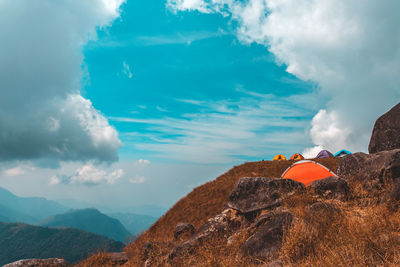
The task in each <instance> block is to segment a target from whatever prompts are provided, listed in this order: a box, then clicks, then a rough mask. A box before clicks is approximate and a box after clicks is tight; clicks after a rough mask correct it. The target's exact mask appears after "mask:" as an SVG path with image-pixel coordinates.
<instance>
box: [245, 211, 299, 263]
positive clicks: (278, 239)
mask: <svg viewBox="0 0 400 267" xmlns="http://www.w3.org/2000/svg"><path fill="white" fill-rule="evenodd" d="M292 220H293V215H292V214H291V213H290V212H287V211H284V212H280V213H277V214H275V215H274V216H273V217H271V219H270V220H269V221H268V222H267V223H266V224H265V225H264V226H262V227H260V228H259V229H258V231H257V232H256V233H255V234H253V235H252V236H250V237H249V238H248V239H247V240H246V241H245V242H244V243H243V244H242V245H241V247H240V250H241V252H242V253H243V255H244V256H252V257H256V258H258V259H261V260H273V259H277V258H278V256H279V251H280V249H281V247H282V237H283V231H284V229H285V228H287V227H290V225H291V223H292Z"/></svg>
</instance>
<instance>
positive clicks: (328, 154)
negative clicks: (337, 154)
mask: <svg viewBox="0 0 400 267" xmlns="http://www.w3.org/2000/svg"><path fill="white" fill-rule="evenodd" d="M315 158H316V159H322V158H333V154H332V153H331V152H329V151H328V150H321V151H320V152H319V153H318V155H317V156H316V157H315Z"/></svg>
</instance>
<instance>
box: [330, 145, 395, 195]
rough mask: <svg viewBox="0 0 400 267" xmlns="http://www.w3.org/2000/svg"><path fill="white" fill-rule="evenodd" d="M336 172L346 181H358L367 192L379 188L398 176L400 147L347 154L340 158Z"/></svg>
mask: <svg viewBox="0 0 400 267" xmlns="http://www.w3.org/2000/svg"><path fill="white" fill-rule="evenodd" d="M337 174H338V175H339V176H340V177H342V178H344V179H346V180H347V181H351V180H353V181H359V182H360V183H361V184H362V185H363V187H364V189H366V190H367V191H368V192H373V191H376V190H381V189H383V187H384V186H385V185H386V184H388V183H392V182H393V181H394V180H395V179H397V178H399V177H400V149H395V150H391V151H383V152H379V153H375V154H365V153H361V152H359V153H354V154H351V155H348V156H346V157H344V158H341V159H340V161H339V165H338V168H337Z"/></svg>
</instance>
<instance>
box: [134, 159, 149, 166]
mask: <svg viewBox="0 0 400 267" xmlns="http://www.w3.org/2000/svg"><path fill="white" fill-rule="evenodd" d="M135 164H136V165H149V164H150V160H148V159H139V160H138V161H137V162H136V163H135Z"/></svg>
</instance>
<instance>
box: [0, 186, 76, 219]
mask: <svg viewBox="0 0 400 267" xmlns="http://www.w3.org/2000/svg"><path fill="white" fill-rule="evenodd" d="M0 204H1V206H2V208H0V215H1V216H2V217H5V218H9V220H10V221H13V222H17V221H19V222H24V223H35V222H38V221H40V220H42V219H44V218H46V217H49V216H52V215H54V214H58V213H63V212H66V211H67V210H68V209H69V208H67V207H65V206H63V205H61V204H59V203H57V202H55V201H52V200H47V199H45V198H41V197H18V196H16V195H14V194H13V193H11V192H10V191H8V190H7V189H5V188H3V187H0Z"/></svg>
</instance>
